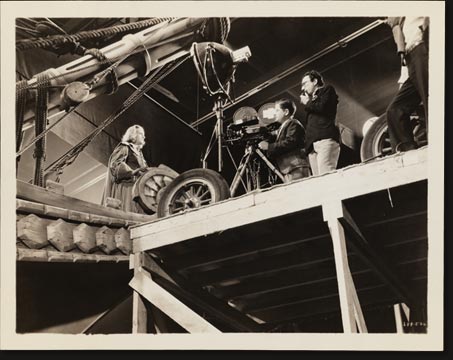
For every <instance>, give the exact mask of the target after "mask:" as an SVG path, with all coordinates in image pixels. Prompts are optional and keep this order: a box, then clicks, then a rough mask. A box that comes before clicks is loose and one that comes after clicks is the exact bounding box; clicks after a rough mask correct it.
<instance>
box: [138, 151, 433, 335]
mask: <svg viewBox="0 0 453 360" xmlns="http://www.w3.org/2000/svg"><path fill="white" fill-rule="evenodd" d="M425 150H426V149H425ZM425 150H423V149H422V150H420V151H415V152H411V153H412V154H409V155H410V156H408V157H407V158H406V157H405V156H404V155H399V156H395V157H391V158H389V159H384V160H380V161H381V162H385V161H387V162H388V165H389V167H388V168H387V170H386V171H385V172H388V171H392V170H393V171H394V172H395V173H394V174H392V173H390V174H389V173H387V174H386V176H388V177H389V179H390V180H389V182H388V185H389V186H385V184H381V183H377V184H375V186H374V189H375V191H371V192H370V191H362V190H363V189H365V188H369V189H373V186H370V185H369V184H366V185H360V184H358V185H357V188H356V190H357V192H356V194H357V195H356V196H350V194H353V193H354V192H352V191H351V190H350V189H349V187H346V186H344V184H338V187H337V188H338V189H346V190H345V192H344V193H343V194H342V193H341V192H340V193H338V194H337V195H338V196H337V199H341V200H342V202H343V204H344V206H345V207H346V208H347V209H348V211H349V212H350V214H351V216H352V218H353V219H354V221H355V222H356V224H357V225H358V226H359V228H360V230H361V232H362V233H363V235H364V237H365V238H366V240H367V241H368V243H369V244H370V246H371V247H372V248H373V249H374V250H375V251H376V252H377V253H378V254H379V255H380V256H381V258H382V259H384V261H386V263H387V264H388V266H389V268H390V269H391V271H393V272H394V273H395V274H397V275H398V276H399V277H400V278H401V279H403V281H404V283H405V285H406V286H407V287H408V288H409V289H410V290H411V291H412V292H413V293H415V294H416V296H417V299H418V300H419V301H420V302H421V303H423V302H425V301H426V283H427V248H428V239H427V183H428V181H427V179H426V176H425V175H424V171H425V170H424V167H425V166H426V154H425V153H424V151H425ZM414 159H419V160H420V162H417V161H414ZM395 164H400V165H401V164H403V165H402V167H404V166H406V165H407V166H414V167H415V168H414V176H413V178H411V176H410V172H407V173H406V178H405V180H404V182H398V181H395V180H394V179H392V175H393V176H397V175H398V171H399V170H401V168H402V167H400V168H392V166H393V165H395ZM382 165H383V164H382V163H381V164H380V166H381V168H383V169H385V166H383V167H382ZM373 166H374V167H373ZM357 167H361V168H362V169H360V171H359V170H358V169H353V171H352V173H353V174H357V173H358V172H362V173H366V167H370V168H371V172H373V171H374V170H375V169H376V164H362V165H358V166H357ZM379 171H381V170H379ZM346 172H347V170H346V171H345V172H344V174H342V175H341V176H342V177H343V181H345V182H346V181H349V182H351V180H350V179H349V180H348V178H347V177H346V176H345V174H346ZM329 176H330V177H331V178H332V181H336V180H338V176H339V175H338V173H332V174H328V175H325V176H323V177H322V178H323V180H322V182H323V183H324V184H326V183H328V180H329V179H328V178H329ZM382 179H385V177H382ZM316 180H320V179H316V178H313V179H310V181H313V182H314V181H316ZM373 180H375V178H374V177H370V178H369V179H368V181H369V182H373ZM362 181H365V179H362ZM298 185H299V184H289V185H287V187H288V188H290V187H292V186H293V187H294V188H295V189H296V188H297V189H296V190H297V191H296V190H295V193H292V194H291V196H292V197H293V198H294V196H295V194H297V193H299V194H300V196H301V197H302V196H303V195H304V192H303V191H304V190H303V187H302V186H299V187H298ZM372 185H373V184H372ZM307 186H308V185H307ZM361 186H363V187H362V188H361ZM272 191H274V190H271V191H269V192H268V195H269V198H270V199H271V200H272V198H273V196H272ZM330 191H331V190H329V192H330ZM260 195H265V194H263V193H262V194H260ZM288 195H290V193H289V192H288ZM320 197H322V195H320ZM255 198H256V197H255ZM292 200H293V199H291V201H292ZM235 201H237V202H238V204H239V206H242V205H243V204H244V203H245V202H246V201H249V199H246V198H241V199H231V200H229V201H228V202H225V203H222V204H217V205H214V206H213V208H212V210H211V213H214V214H215V210H214V208H215V207H216V206H218V207H219V208H220V207H222V206H224V207H226V206H232V204H234V202H235ZM282 201H284V199H283V200H282ZM288 201H290V200H288ZM312 204H315V205H314V206H311V205H312ZM321 204H322V202H321V203H318V204H317V205H316V202H313V203H312V202H310V206H307V207H305V208H304V206H301V207H300V208H299V209H298V210H294V209H295V208H292V209H291V211H290V212H288V213H284V212H283V211H274V212H275V214H276V215H275V216H272V211H273V210H274V208H273V206H272V202H271V201H269V202H268V203H267V207H268V211H269V212H270V213H271V214H270V215H269V216H256V214H254V213H253V211H254V210H256V211H261V210H260V208H259V206H251V207H250V208H249V209H248V212H247V213H248V214H250V218H251V219H252V220H253V219H259V218H261V220H258V221H239V222H238V224H237V226H234V225H233V226H230V227H228V228H226V229H222V230H221V231H210V230H211V229H210V228H206V231H205V232H204V233H203V232H202V231H201V232H200V233H199V234H197V233H194V234H195V236H189V235H187V232H185V233H182V232H181V231H180V229H179V226H175V233H173V234H171V230H170V228H167V224H166V223H168V226H170V224H172V223H173V225H174V224H176V225H179V222H181V224H182V223H183V222H185V221H189V220H191V219H192V222H193V224H195V225H196V222H197V221H203V220H202V218H201V217H199V216H200V215H197V213H201V212H202V211H203V209H200V210H196V211H193V212H191V213H187V214H183V215H182V216H175V217H172V218H168V219H162V220H159V221H156V222H153V223H149V224H146V225H140V226H137V227H134V228H133V229H132V232H131V236H132V238H133V241H134V242H135V241H137V239H138V241H143V242H141V245H139V246H136V247H135V245H134V249H135V250H134V251H135V252H139V251H141V250H142V249H143V248H142V245H143V244H145V243H146V244H151V243H152V240H153V238H156V242H157V243H159V241H160V239H161V237H160V236H161V235H163V234H162V233H165V234H171V235H172V236H173V237H174V238H173V239H174V240H175V241H173V242H170V243H168V244H166V243H165V242H163V243H162V244H164V245H163V246H155V247H154V246H151V248H150V249H146V251H147V252H148V253H149V254H151V255H152V256H153V257H154V258H156V259H158V260H159V262H160V264H161V266H162V267H163V268H164V269H165V270H166V271H167V272H168V273H170V274H171V273H174V274H178V276H183V277H184V278H186V279H187V280H188V281H190V282H191V283H193V284H195V285H196V286H198V287H200V288H201V289H204V290H205V291H206V292H207V293H209V294H211V295H213V296H215V297H217V298H219V299H221V300H223V301H224V302H225V303H228V304H229V305H231V306H233V307H235V308H236V309H238V310H240V311H241V312H243V313H244V314H247V315H248V316H250V317H252V318H254V319H255V320H256V321H257V322H258V323H261V324H263V325H262V326H263V329H264V331H273V329H277V328H278V326H281V325H282V324H286V323H289V322H291V323H299V324H303V323H304V321H307V322H308V321H313V319H322V318H327V317H328V316H333V317H335V316H337V315H338V314H339V311H340V304H339V298H338V287H337V281H336V272H335V263H334V255H333V249H332V242H331V238H330V234H329V230H328V228H327V225H326V223H325V222H324V219H323V213H322V206H321ZM178 217H179V218H180V219H178ZM189 222H190V221H189ZM213 222H215V220H213ZM214 226H215V225H214ZM144 227H146V229H143V228H144ZM153 227H154V229H153ZM134 234H135V236H134ZM178 237H179V238H180V239H183V240H181V241H177V239H178ZM348 260H349V265H350V268H351V272H352V276H353V279H354V283H355V286H356V289H357V293H358V297H359V300H360V302H361V305H362V307H363V308H364V309H365V319H366V317H367V309H375V308H376V307H389V306H391V305H392V304H394V303H398V302H400V301H401V299H400V298H399V297H398V295H397V294H395V293H394V292H393V291H392V289H391V288H390V287H389V286H387V284H386V283H385V282H383V281H382V279H381V278H380V277H379V276H378V274H376V273H375V272H374V271H373V270H372V269H371V268H370V267H369V266H367V264H366V263H365V262H363V261H362V259H361V258H360V257H359V256H358V254H355V253H354V252H353V251H352V250H351V249H350V247H349V246H348ZM315 330H316V331H322V330H320V329H319V328H317V327H314V328H313V329H312V330H310V328H308V329H306V328H305V330H304V331H315ZM340 331H341V330H340Z"/></svg>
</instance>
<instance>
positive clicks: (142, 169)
mask: <svg viewBox="0 0 453 360" xmlns="http://www.w3.org/2000/svg"><path fill="white" fill-rule="evenodd" d="M147 170H148V167H146V166H144V167H141V168H138V169H135V170H134V171H132V175H133V176H135V175H143V174H144V173H145V172H146V171H147Z"/></svg>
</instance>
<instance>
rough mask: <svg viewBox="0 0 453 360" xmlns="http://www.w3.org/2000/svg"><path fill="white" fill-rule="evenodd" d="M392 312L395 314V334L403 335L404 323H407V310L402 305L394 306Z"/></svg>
mask: <svg viewBox="0 0 453 360" xmlns="http://www.w3.org/2000/svg"><path fill="white" fill-rule="evenodd" d="M393 311H394V313H395V324H396V333H397V334H404V333H405V331H404V326H403V324H404V322H408V321H409V308H408V307H407V305H406V304H404V303H399V304H394V305H393Z"/></svg>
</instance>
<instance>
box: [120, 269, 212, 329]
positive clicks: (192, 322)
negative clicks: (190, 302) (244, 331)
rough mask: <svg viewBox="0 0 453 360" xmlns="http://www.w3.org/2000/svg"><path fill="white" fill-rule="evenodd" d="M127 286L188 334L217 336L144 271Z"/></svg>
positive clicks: (209, 325) (205, 322)
mask: <svg viewBox="0 0 453 360" xmlns="http://www.w3.org/2000/svg"><path fill="white" fill-rule="evenodd" d="M129 285H130V286H131V287H132V288H133V289H134V290H135V291H137V292H138V293H140V294H141V295H142V296H143V297H145V298H146V299H147V300H148V301H150V302H151V303H152V304H154V305H155V306H156V307H158V308H159V309H160V310H162V311H163V312H164V313H165V314H166V315H167V316H169V317H170V318H171V319H173V320H174V321H176V322H177V323H178V324H179V325H181V326H182V327H183V328H184V329H186V330H187V331H188V332H190V333H212V334H219V333H220V331H219V330H218V329H217V328H215V327H214V326H212V325H211V324H210V323H208V322H207V321H206V320H205V319H203V318H202V317H201V316H200V315H198V314H196V313H195V312H193V311H192V310H191V309H190V308H189V307H187V306H186V305H184V304H183V303H182V302H181V301H179V300H178V299H177V298H176V297H174V296H173V295H172V294H170V293H169V292H167V291H166V290H165V289H163V288H162V287H161V286H159V285H158V284H156V283H155V282H154V281H153V280H152V279H151V276H150V275H149V274H146V271H144V270H140V271H138V272H137V274H135V275H134V277H133V279H132V280H131V281H130V283H129Z"/></svg>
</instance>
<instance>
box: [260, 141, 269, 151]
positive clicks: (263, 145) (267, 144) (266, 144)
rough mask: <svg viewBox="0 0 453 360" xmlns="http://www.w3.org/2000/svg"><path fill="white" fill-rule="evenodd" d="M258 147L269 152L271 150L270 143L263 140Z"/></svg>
mask: <svg viewBox="0 0 453 360" xmlns="http://www.w3.org/2000/svg"><path fill="white" fill-rule="evenodd" d="M258 147H259V148H260V149H261V150H267V149H269V143H268V142H267V141H265V140H263V141H261V142H260V143H259V144H258Z"/></svg>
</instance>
